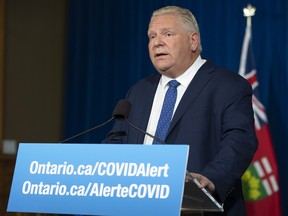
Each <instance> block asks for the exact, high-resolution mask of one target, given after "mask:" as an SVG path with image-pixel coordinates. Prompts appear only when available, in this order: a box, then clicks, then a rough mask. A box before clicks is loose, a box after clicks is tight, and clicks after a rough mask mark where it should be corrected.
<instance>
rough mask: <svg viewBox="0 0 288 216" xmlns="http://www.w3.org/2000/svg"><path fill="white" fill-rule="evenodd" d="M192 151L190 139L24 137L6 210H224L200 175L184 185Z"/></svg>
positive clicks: (122, 215) (125, 213)
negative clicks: (57, 140) (141, 141)
mask: <svg viewBox="0 0 288 216" xmlns="http://www.w3.org/2000/svg"><path fill="white" fill-rule="evenodd" d="M188 153H189V146H187V145H152V146H145V145H136V144H134V145H129V144H122V145H114V144H110V145H106V144H97V145H91V144H65V145H62V144H51V143H37V144H33V143H22V144H19V149H18V154H17V160H16V166H15V171H14V176H13V182H12V187H11V191H10V198H9V203H8V207H7V211H8V212H30V213H52V214H74V215H75V214H82V215H119V216H134V215H137V216H147V215H151V216H152V215H153V216H154V215H165V216H175V215H180V214H181V213H183V214H186V213H187V214H188V215H191V214H192V215H195V214H196V215H198V213H199V214H200V215H201V214H202V212H205V211H223V208H222V206H221V205H220V204H218V203H217V201H216V200H215V199H214V198H213V197H212V196H211V195H210V194H209V193H208V192H207V191H206V190H205V189H200V188H199V187H198V186H197V184H199V183H198V182H197V181H196V180H195V179H194V181H192V182H187V183H185V185H184V182H185V175H186V174H185V172H186V173H187V171H186V165H187V159H188ZM159 155H161V157H159ZM175 157H177V160H175ZM183 194H184V197H183ZM182 203H183V204H182ZM181 204H182V208H181ZM111 206H113V208H111Z"/></svg>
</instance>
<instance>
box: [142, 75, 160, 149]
mask: <svg viewBox="0 0 288 216" xmlns="http://www.w3.org/2000/svg"><path fill="white" fill-rule="evenodd" d="M160 78H161V75H160V74H158V73H157V74H156V75H155V76H152V77H149V78H148V79H147V80H146V81H147V83H148V86H147V85H145V91H144V90H143V92H144V94H142V98H141V116H140V121H139V127H140V128H141V129H142V130H144V131H146V128H147V125H148V121H149V117H150V112H151V109H152V105H153V100H154V96H155V92H156V90H157V86H158V83H159V80H160ZM144 136H145V134H144V133H138V137H137V141H138V143H143V140H144Z"/></svg>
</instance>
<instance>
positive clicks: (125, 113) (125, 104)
mask: <svg viewBox="0 0 288 216" xmlns="http://www.w3.org/2000/svg"><path fill="white" fill-rule="evenodd" d="M118 104H119V106H116V108H117V109H116V108H115V109H114V111H113V116H114V117H115V119H117V120H122V121H123V120H124V121H126V122H127V123H128V124H129V125H130V126H131V127H133V128H135V129H136V130H138V131H140V132H141V133H144V134H145V135H148V136H149V137H151V138H152V139H155V140H156V141H157V142H159V143H161V144H165V142H164V141H163V140H161V139H159V138H157V137H155V136H153V135H152V134H150V133H148V132H147V131H144V130H142V129H141V128H139V127H137V126H136V125H134V124H133V123H131V122H130V121H128V117H129V114H130V111H131V107H132V105H131V103H130V102H129V101H128V100H124V99H122V100H120V101H119V102H118Z"/></svg>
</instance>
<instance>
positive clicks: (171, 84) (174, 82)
mask: <svg viewBox="0 0 288 216" xmlns="http://www.w3.org/2000/svg"><path fill="white" fill-rule="evenodd" d="M179 84H180V83H179V82H178V81H177V80H171V81H169V87H173V88H177V87H178V85H179Z"/></svg>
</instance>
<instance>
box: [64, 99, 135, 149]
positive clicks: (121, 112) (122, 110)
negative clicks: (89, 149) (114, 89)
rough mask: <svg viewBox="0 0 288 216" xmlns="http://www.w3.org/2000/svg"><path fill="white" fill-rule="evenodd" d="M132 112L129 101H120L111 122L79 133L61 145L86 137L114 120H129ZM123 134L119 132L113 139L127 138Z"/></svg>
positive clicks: (114, 134)
mask: <svg viewBox="0 0 288 216" xmlns="http://www.w3.org/2000/svg"><path fill="white" fill-rule="evenodd" d="M130 111H131V103H130V102H129V101H127V100H123V99H122V100H120V101H118V103H117V105H116V107H115V108H114V110H113V113H112V117H111V118H110V119H109V120H107V121H106V122H104V123H102V124H100V125H96V126H95V127H93V128H90V129H88V130H85V131H82V132H81V133H78V134H76V135H74V136H72V137H69V138H67V139H64V140H62V141H61V142H60V143H65V142H68V141H70V140H72V139H75V138H77V137H79V136H82V135H84V134H86V133H89V132H90V131H93V130H95V129H97V128H100V127H103V126H104V125H106V124H108V123H109V122H111V121H112V120H113V119H118V120H126V119H128V116H129V114H130ZM123 132H124V131H118V132H115V133H113V136H112V138H114V137H116V136H125V135H126V133H125V132H124V133H125V134H124V133H123Z"/></svg>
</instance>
